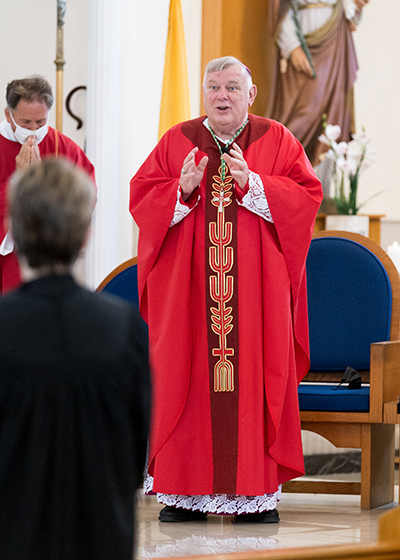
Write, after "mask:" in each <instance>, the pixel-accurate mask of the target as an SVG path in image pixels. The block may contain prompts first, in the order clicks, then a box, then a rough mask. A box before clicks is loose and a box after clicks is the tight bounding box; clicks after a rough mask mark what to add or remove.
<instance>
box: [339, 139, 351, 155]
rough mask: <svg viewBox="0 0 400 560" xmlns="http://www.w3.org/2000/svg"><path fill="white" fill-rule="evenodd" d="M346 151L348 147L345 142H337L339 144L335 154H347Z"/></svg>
mask: <svg viewBox="0 0 400 560" xmlns="http://www.w3.org/2000/svg"><path fill="white" fill-rule="evenodd" d="M348 149H349V147H348V144H347V142H339V144H337V148H336V150H337V153H338V154H339V155H345V154H347V151H348Z"/></svg>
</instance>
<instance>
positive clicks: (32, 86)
mask: <svg viewBox="0 0 400 560" xmlns="http://www.w3.org/2000/svg"><path fill="white" fill-rule="evenodd" d="M21 99H22V101H26V102H27V103H33V102H35V101H39V103H45V104H46V107H47V108H48V109H49V110H50V109H51V107H52V105H53V101H54V98H53V92H52V90H51V85H50V84H49V82H48V81H47V80H46V78H44V77H43V76H40V75H39V74H33V75H32V76H28V77H27V78H22V79H20V80H13V81H12V82H10V83H9V84H7V89H6V101H7V107H8V108H9V109H12V110H13V111H15V109H16V108H17V105H18V103H19V102H20V101H21Z"/></svg>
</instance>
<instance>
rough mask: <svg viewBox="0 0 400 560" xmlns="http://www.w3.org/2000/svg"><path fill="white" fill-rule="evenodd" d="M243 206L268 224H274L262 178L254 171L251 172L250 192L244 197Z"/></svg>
mask: <svg viewBox="0 0 400 560" xmlns="http://www.w3.org/2000/svg"><path fill="white" fill-rule="evenodd" d="M242 205H243V206H244V207H245V208H247V210H250V212H253V213H254V214H257V216H261V218H264V220H266V221H267V222H271V223H274V220H273V219H272V216H271V212H270V209H269V205H268V201H267V197H266V196H265V191H264V185H263V183H262V181H261V177H260V176H259V175H258V174H257V173H254V171H250V172H249V191H248V192H247V193H246V194H245V195H244V197H243V199H242Z"/></svg>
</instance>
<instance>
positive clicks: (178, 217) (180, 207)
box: [169, 186, 200, 227]
mask: <svg viewBox="0 0 400 560" xmlns="http://www.w3.org/2000/svg"><path fill="white" fill-rule="evenodd" d="M199 200H200V195H199V196H198V198H197V201H196V204H194V205H193V206H192V208H189V206H186V204H182V202H181V187H180V186H179V187H178V192H177V196H176V203H175V210H174V215H173V216H172V220H171V223H170V224H169V227H172V226H175V225H176V224H179V222H181V221H182V220H183V218H186V216H187V215H188V214H190V212H191V211H192V210H193V208H195V207H196V206H197V204H198V202H199Z"/></svg>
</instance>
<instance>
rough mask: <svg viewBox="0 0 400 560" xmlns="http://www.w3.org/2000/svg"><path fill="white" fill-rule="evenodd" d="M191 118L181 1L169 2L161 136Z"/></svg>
mask: <svg viewBox="0 0 400 560" xmlns="http://www.w3.org/2000/svg"><path fill="white" fill-rule="evenodd" d="M188 119H190V98H189V79H188V71H187V60H186V46H185V32H184V28H183V18H182V9H181V2H180V0H170V3H169V21H168V37H167V46H166V49H165V65H164V79H163V87H162V97H161V108H160V125H159V129H158V137H159V138H161V136H162V135H163V134H164V132H166V131H167V130H168V129H169V128H171V126H174V125H175V124H178V123H180V122H182V121H186V120H188Z"/></svg>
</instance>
